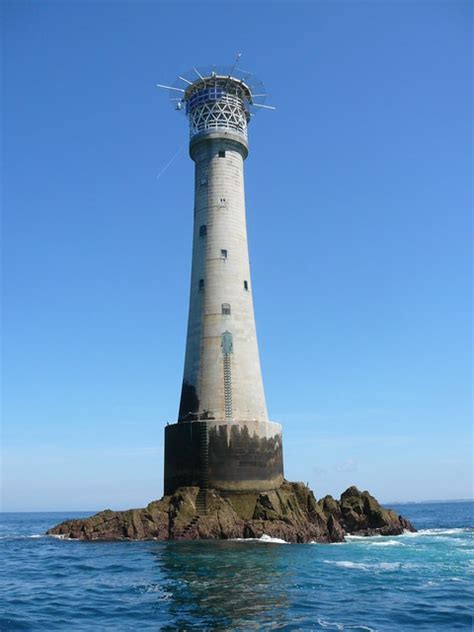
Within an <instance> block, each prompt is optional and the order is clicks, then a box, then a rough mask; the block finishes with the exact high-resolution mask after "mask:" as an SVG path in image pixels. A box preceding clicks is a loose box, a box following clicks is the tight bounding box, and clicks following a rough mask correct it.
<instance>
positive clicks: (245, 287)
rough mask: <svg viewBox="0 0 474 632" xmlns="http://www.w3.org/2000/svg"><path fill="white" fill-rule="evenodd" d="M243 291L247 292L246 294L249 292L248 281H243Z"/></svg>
mask: <svg viewBox="0 0 474 632" xmlns="http://www.w3.org/2000/svg"><path fill="white" fill-rule="evenodd" d="M244 290H247V292H248V291H249V282H248V281H244Z"/></svg>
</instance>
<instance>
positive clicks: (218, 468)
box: [165, 420, 283, 495]
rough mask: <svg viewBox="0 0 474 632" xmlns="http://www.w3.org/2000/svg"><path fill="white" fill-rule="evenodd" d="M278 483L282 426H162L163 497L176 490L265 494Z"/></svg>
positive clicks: (205, 423)
mask: <svg viewBox="0 0 474 632" xmlns="http://www.w3.org/2000/svg"><path fill="white" fill-rule="evenodd" d="M282 482H283V451H282V438H281V426H280V424H276V423H273V422H269V421H246V422H239V423H232V422H227V421H222V420H208V421H203V420H201V421H190V422H184V421H180V422H178V423H177V424H172V425H168V426H166V428H165V494H167V495H169V494H172V493H173V492H174V491H175V490H176V489H178V488H179V487H192V486H196V487H209V488H213V489H217V490H220V491H264V490H271V489H276V488H278V487H280V485H281V484H282Z"/></svg>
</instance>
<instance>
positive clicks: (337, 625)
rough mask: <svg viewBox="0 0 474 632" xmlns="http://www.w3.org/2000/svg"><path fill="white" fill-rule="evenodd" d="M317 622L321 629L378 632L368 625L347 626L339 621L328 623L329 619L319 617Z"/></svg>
mask: <svg viewBox="0 0 474 632" xmlns="http://www.w3.org/2000/svg"><path fill="white" fill-rule="evenodd" d="M316 622H317V624H318V625H319V627H320V628H323V629H328V630H363V632H376V630H374V628H369V626H368V625H357V624H355V625H351V624H347V625H346V624H344V623H338V622H337V621H327V619H322V618H321V617H318V618H317V620H316Z"/></svg>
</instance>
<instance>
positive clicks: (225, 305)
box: [222, 303, 230, 316]
mask: <svg viewBox="0 0 474 632" xmlns="http://www.w3.org/2000/svg"><path fill="white" fill-rule="evenodd" d="M222 315H223V316H230V305H229V303H222Z"/></svg>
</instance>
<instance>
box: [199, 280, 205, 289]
mask: <svg viewBox="0 0 474 632" xmlns="http://www.w3.org/2000/svg"><path fill="white" fill-rule="evenodd" d="M199 289H200V290H203V289H204V279H199Z"/></svg>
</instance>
